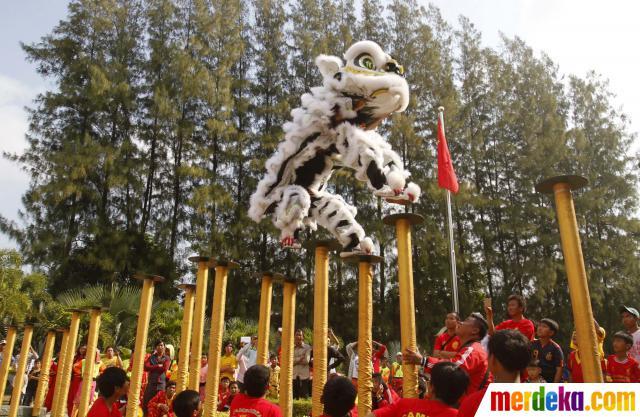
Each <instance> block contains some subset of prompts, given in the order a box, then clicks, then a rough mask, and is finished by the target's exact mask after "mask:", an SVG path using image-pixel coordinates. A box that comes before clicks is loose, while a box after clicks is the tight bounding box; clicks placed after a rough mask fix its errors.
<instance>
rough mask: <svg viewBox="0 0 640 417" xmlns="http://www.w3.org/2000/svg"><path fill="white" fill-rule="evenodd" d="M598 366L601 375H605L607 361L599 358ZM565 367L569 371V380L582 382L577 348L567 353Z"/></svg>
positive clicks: (582, 377)
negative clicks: (567, 358)
mask: <svg viewBox="0 0 640 417" xmlns="http://www.w3.org/2000/svg"><path fill="white" fill-rule="evenodd" d="M600 367H601V368H602V375H605V374H606V373H607V362H606V360H605V359H604V358H602V359H601V360H600ZM567 368H568V369H569V371H571V382H580V383H582V382H584V376H583V375H582V363H581V362H580V355H579V354H578V351H577V350H574V351H572V352H571V353H570V354H569V361H568V362H567Z"/></svg>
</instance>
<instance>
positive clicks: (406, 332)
mask: <svg viewBox="0 0 640 417" xmlns="http://www.w3.org/2000/svg"><path fill="white" fill-rule="evenodd" d="M383 221H384V223H385V224H391V225H393V224H395V226H396V237H397V240H398V290H399V291H398V292H399V295H400V339H401V341H400V342H401V344H402V350H403V351H404V350H406V349H409V350H411V351H414V352H415V351H416V350H417V349H418V346H417V342H416V309H415V304H414V296H413V260H412V253H411V225H414V224H419V223H422V221H423V218H422V216H419V215H417V214H412V213H399V214H392V215H390V216H386V217H385V218H384V219H383ZM402 375H403V377H402V396H403V397H404V398H418V366H417V365H410V364H402Z"/></svg>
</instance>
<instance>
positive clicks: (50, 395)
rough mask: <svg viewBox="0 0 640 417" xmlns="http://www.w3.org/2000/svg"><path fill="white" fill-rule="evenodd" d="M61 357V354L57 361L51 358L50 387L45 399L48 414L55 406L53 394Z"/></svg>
mask: <svg viewBox="0 0 640 417" xmlns="http://www.w3.org/2000/svg"><path fill="white" fill-rule="evenodd" d="M59 357H60V352H58V355H57V357H56V359H54V358H51V366H50V367H49V386H48V387H47V395H46V396H45V397H44V407H45V408H46V409H47V412H50V411H51V407H52V406H53V393H54V391H55V389H56V376H57V374H58V363H57V361H58V359H57V358H59Z"/></svg>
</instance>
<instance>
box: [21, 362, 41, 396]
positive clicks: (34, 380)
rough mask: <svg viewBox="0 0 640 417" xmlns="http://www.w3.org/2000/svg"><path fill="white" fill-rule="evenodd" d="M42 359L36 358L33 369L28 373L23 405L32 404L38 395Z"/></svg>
mask: <svg viewBox="0 0 640 417" xmlns="http://www.w3.org/2000/svg"><path fill="white" fill-rule="evenodd" d="M40 366H41V361H40V359H36V361H35V363H34V365H33V369H31V371H30V372H29V374H28V378H27V381H28V382H27V388H26V390H25V393H24V398H23V399H22V405H25V406H27V407H29V406H31V402H32V401H33V399H34V397H35V396H36V389H37V388H38V380H39V379H40V370H41V368H40Z"/></svg>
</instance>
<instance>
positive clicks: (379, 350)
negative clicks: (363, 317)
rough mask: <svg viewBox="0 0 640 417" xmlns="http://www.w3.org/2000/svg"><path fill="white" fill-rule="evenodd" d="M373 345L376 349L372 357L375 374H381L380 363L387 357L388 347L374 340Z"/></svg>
mask: <svg viewBox="0 0 640 417" xmlns="http://www.w3.org/2000/svg"><path fill="white" fill-rule="evenodd" d="M371 343H372V345H373V347H374V348H375V349H376V350H375V352H373V355H371V363H372V365H373V372H380V361H381V360H382V358H384V357H385V354H386V353H387V347H386V346H385V345H383V344H382V343H380V342H376V341H375V340H373V341H372V342H371Z"/></svg>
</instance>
